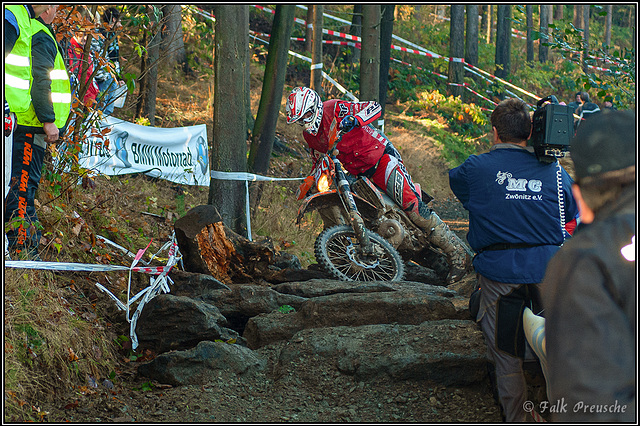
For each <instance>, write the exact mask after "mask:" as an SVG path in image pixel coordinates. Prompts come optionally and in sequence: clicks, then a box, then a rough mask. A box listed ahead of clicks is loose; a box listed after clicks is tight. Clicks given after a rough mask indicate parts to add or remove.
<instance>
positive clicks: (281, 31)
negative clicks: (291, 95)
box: [248, 5, 322, 210]
mask: <svg viewBox="0 0 640 426" xmlns="http://www.w3.org/2000/svg"><path fill="white" fill-rule="evenodd" d="M316 7H318V6H314V8H316ZM320 13H322V11H320ZM294 18H295V6H294V5H277V6H276V13H275V17H274V18H273V27H272V29H271V38H270V39H269V53H268V54H267V64H266V66H265V70H264V79H263V81H262V95H261V97H260V106H259V107H258V114H257V116H256V122H255V125H254V127H253V134H252V136H251V149H250V150H249V159H248V163H249V169H250V170H251V171H253V172H254V173H258V174H266V173H267V172H268V171H269V161H270V159H271V150H272V148H273V141H274V139H275V135H276V124H277V122H278V114H279V113H280V105H281V104H282V90H283V88H284V77H285V72H286V69H287V63H288V62H289V44H290V40H291V32H292V29H293V22H294ZM320 28H322V25H320ZM316 29H317V25H316V24H315V23H314V32H315V31H316ZM314 43H315V41H314ZM261 195H262V184H261V183H259V182H254V183H253V184H252V185H251V207H252V210H255V208H256V207H257V206H258V205H259V204H260V198H261Z"/></svg>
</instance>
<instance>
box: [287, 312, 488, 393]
mask: <svg viewBox="0 0 640 426" xmlns="http://www.w3.org/2000/svg"><path fill="white" fill-rule="evenodd" d="M290 364H294V365H313V368H310V369H301V370H300V371H299V374H300V375H301V376H303V377H302V378H303V379H304V378H306V376H313V375H317V372H318V371H319V370H322V371H331V370H338V371H340V372H341V373H343V374H348V375H352V376H354V379H355V380H358V381H362V380H373V379H378V378H381V377H383V378H386V379H387V380H394V381H403V380H429V381H432V382H437V383H439V384H442V385H444V386H450V385H453V386H465V385H469V384H472V383H477V382H479V381H481V380H483V379H485V378H486V346H485V345H484V340H483V337H482V332H481V331H480V330H479V329H478V327H477V326H476V324H475V323H473V322H472V321H464V320H439V321H426V322H423V323H421V324H418V325H403V324H375V325H363V326H359V327H346V326H340V327H328V328H315V329H309V330H302V331H300V332H298V333H296V334H295V336H294V337H293V338H292V339H291V340H290V341H289V342H288V343H287V344H286V345H285V346H284V347H283V349H282V350H281V352H280V357H279V360H278V364H277V365H276V372H277V371H278V369H286V368H288V367H290V366H291V365H290ZM309 379H313V378H312V377H309Z"/></svg>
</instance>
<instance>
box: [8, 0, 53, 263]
mask: <svg viewBox="0 0 640 426" xmlns="http://www.w3.org/2000/svg"><path fill="white" fill-rule="evenodd" d="M48 8H49V5H30V4H25V5H20V6H12V7H10V8H7V7H6V6H5V8H4V58H5V63H6V60H7V56H8V55H9V53H11V50H12V49H13V46H14V45H15V44H16V41H17V40H18V37H19V36H20V26H21V25H22V26H23V27H24V26H25V24H26V26H27V27H29V26H30V25H31V22H30V21H31V19H32V18H37V17H39V16H40V15H41V14H42V12H44V11H45V10H47V9H48ZM11 9H13V11H12V10H11ZM14 12H15V13H14ZM18 21H20V23H18ZM15 124H16V116H15V114H13V113H12V112H11V109H10V108H9V104H8V103H7V99H6V98H4V159H5V161H4V197H5V198H6V197H7V194H8V193H9V181H10V180H11V153H12V151H13V149H12V145H13V130H14V128H15ZM3 235H4V232H3ZM4 241H5V257H6V256H7V255H8V247H9V240H8V239H7V236H6V235H4Z"/></svg>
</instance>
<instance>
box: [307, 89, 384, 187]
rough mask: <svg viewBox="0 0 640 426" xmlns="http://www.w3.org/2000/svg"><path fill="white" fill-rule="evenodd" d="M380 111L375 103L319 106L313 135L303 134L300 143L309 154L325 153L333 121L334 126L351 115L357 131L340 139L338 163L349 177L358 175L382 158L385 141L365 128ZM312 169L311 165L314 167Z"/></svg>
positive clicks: (327, 103)
mask: <svg viewBox="0 0 640 426" xmlns="http://www.w3.org/2000/svg"><path fill="white" fill-rule="evenodd" d="M381 112H382V107H380V104H379V103H378V102H375V101H368V102H348V101H342V100H338V99H332V100H330V101H326V102H323V104H322V122H321V123H320V128H319V130H318V134H317V135H315V136H314V135H312V134H311V133H309V132H307V131H306V130H305V131H304V132H303V133H302V134H303V136H304V140H305V141H306V142H307V145H309V148H311V149H312V157H313V158H314V162H315V156H314V155H313V150H315V151H319V152H323V153H326V152H327V150H328V149H329V148H330V147H329V129H330V127H331V123H332V122H333V120H334V119H335V120H336V122H337V124H340V121H342V119H343V118H344V117H346V116H347V115H353V116H355V117H356V119H357V120H358V124H359V126H358V127H355V128H354V129H353V130H351V131H350V132H349V133H346V134H345V135H343V136H342V140H341V141H340V143H339V144H338V146H337V148H338V151H339V154H338V159H339V160H340V161H341V162H342V164H343V166H344V168H345V169H346V170H347V171H348V172H349V173H351V174H353V175H359V174H361V173H363V172H365V171H367V170H369V169H370V168H371V167H373V166H375V165H376V164H377V162H378V160H380V157H382V155H383V154H384V149H385V146H386V145H387V140H386V139H385V138H384V136H382V135H381V134H380V132H378V131H377V130H376V129H374V128H372V127H370V126H368V125H367V124H369V123H371V122H372V121H373V120H375V119H376V118H378V117H380V114H381ZM314 166H315V164H314Z"/></svg>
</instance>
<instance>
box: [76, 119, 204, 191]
mask: <svg viewBox="0 0 640 426" xmlns="http://www.w3.org/2000/svg"><path fill="white" fill-rule="evenodd" d="M97 127H98V131H100V130H102V129H105V128H109V129H110V131H109V132H108V133H106V134H105V138H108V139H109V145H108V148H105V144H104V140H103V139H102V138H101V137H95V136H88V137H87V138H85V140H84V141H83V144H82V152H81V153H80V154H79V156H78V159H79V163H80V166H81V167H84V168H86V169H91V170H95V171H97V172H99V173H102V174H105V175H109V176H115V175H122V174H128V173H145V174H147V175H149V176H152V177H159V178H162V179H166V180H170V181H172V182H175V183H180V184H184V185H200V186H209V180H210V177H211V174H210V170H209V169H210V168H209V152H208V143H207V126H206V125H205V124H199V125H197V126H189V127H177V128H160V127H147V126H140V125H138V124H133V123H129V122H127V121H123V120H121V119H118V118H114V117H110V116H108V117H105V119H104V120H102V121H101V122H99V123H98V126H97Z"/></svg>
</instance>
